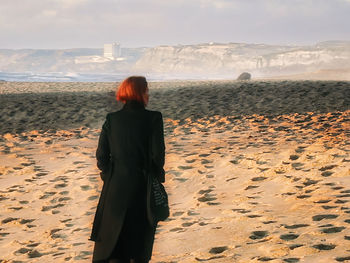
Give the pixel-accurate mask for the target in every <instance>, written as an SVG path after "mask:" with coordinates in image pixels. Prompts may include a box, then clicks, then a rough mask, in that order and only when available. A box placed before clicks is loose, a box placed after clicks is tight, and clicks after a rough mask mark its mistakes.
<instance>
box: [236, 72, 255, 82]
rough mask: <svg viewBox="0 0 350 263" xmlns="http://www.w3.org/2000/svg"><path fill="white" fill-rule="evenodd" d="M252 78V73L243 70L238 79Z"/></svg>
mask: <svg viewBox="0 0 350 263" xmlns="http://www.w3.org/2000/svg"><path fill="white" fill-rule="evenodd" d="M251 78H252V75H250V73H248V72H243V73H242V74H241V75H239V76H238V78H237V80H250V79H251Z"/></svg>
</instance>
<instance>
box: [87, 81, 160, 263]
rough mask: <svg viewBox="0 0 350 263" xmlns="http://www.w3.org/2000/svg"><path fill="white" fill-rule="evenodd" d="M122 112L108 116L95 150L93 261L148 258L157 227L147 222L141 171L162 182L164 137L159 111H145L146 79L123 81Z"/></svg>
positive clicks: (120, 91) (141, 260) (119, 96)
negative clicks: (97, 186) (97, 181)
mask: <svg viewBox="0 0 350 263" xmlns="http://www.w3.org/2000/svg"><path fill="white" fill-rule="evenodd" d="M116 95H117V100H118V101H121V102H123V103H124V107H123V108H122V109H121V110H119V111H117V112H113V113H109V114H107V117H106V121H105V123H104V124H103V126H102V130H101V134H100V138H99V142H98V147H97V151H96V158H97V166H98V168H99V169H100V170H101V178H102V180H103V182H104V183H103V188H102V191H101V195H100V200H99V203H98V206H97V210H96V215H95V219H94V223H93V229H92V233H91V238H90V239H91V240H93V241H95V247H94V252H93V262H118V263H124V262H125V263H126V262H128V263H131V262H132V263H144V262H148V261H149V260H150V259H151V255H152V248H153V241H154V234H155V229H156V227H155V226H151V225H150V224H149V223H148V221H147V214H146V188H147V180H146V178H145V172H144V171H145V167H146V165H147V162H149V155H151V157H150V158H151V163H152V167H151V169H153V171H155V174H157V176H158V179H159V181H160V182H164V181H165V178H164V169H163V165H164V156H165V146H164V135H163V119H162V115H161V113H160V112H157V111H149V110H146V109H145V106H147V104H148V86H147V81H146V79H145V78H144V77H137V76H132V77H129V78H127V79H125V80H124V81H123V82H122V83H121V84H120V86H119V88H118V90H117V93H116Z"/></svg>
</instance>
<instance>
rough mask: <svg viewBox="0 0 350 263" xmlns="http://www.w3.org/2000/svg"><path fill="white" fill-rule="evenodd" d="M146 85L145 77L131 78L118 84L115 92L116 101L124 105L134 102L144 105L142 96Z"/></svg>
mask: <svg viewBox="0 0 350 263" xmlns="http://www.w3.org/2000/svg"><path fill="white" fill-rule="evenodd" d="M147 88H148V85H147V81H146V78H145V77H142V76H131V77H128V78H127V79H125V80H123V82H122V83H120V85H119V87H118V90H117V93H116V95H117V100H118V101H121V102H123V103H126V102H127V101H130V100H136V101H138V102H141V103H142V104H144V99H143V96H144V95H145V94H146V91H147Z"/></svg>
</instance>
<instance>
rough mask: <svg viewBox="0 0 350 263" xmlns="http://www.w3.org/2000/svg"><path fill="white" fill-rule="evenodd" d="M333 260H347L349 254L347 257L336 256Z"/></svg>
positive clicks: (349, 258)
mask: <svg viewBox="0 0 350 263" xmlns="http://www.w3.org/2000/svg"><path fill="white" fill-rule="evenodd" d="M335 260H336V261H338V262H344V261H348V260H350V256H347V257H336V258H335Z"/></svg>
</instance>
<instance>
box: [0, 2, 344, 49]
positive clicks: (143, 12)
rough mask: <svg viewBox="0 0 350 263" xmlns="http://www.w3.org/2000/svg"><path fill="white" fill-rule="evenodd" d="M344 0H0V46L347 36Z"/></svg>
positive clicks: (298, 40) (301, 39)
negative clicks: (0, 35)
mask: <svg viewBox="0 0 350 263" xmlns="http://www.w3.org/2000/svg"><path fill="white" fill-rule="evenodd" d="M349 3H350V0H334V1H329V0H317V1H315V0H288V1H285V0H249V1H247V0H177V1H166V0H147V1H146V0H74V1H73V0H1V1H0V32H1V34H2V37H1V42H0V48H4V47H48V48H49V47H52V48H57V47H74V46H76V47H78V46H80V47H89V46H90V47H91V46H102V44H103V43H105V42H112V41H119V42H121V43H122V45H124V46H153V45H161V44H177V43H180V44H187V43H200V42H210V41H215V42H266V43H289V42H292V43H310V42H318V41H322V40H326V39H349V38H350V32H349V28H350V24H349V23H350V22H349V19H348V14H349V13H350V4H349Z"/></svg>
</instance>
